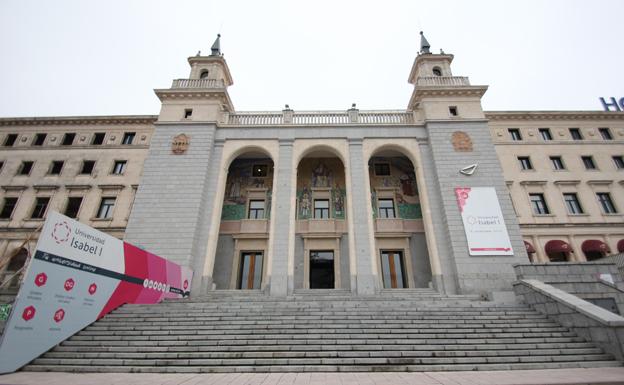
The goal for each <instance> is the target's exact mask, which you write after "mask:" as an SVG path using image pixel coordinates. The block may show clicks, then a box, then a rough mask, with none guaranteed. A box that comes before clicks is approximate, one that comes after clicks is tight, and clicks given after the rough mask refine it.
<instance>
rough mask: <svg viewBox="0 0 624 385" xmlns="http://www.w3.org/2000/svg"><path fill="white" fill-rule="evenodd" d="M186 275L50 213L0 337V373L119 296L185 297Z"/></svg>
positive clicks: (122, 299)
mask: <svg viewBox="0 0 624 385" xmlns="http://www.w3.org/2000/svg"><path fill="white" fill-rule="evenodd" d="M192 277H193V272H192V271H191V270H190V269H188V268H186V267H184V266H180V265H178V264H175V263H173V262H170V261H168V260H166V259H164V258H161V257H159V256H157V255H154V254H151V253H149V252H147V251H145V250H141V249H139V248H137V247H135V246H132V245H131V244H129V243H126V242H123V241H121V240H119V239H117V238H114V237H112V236H110V235H108V234H105V233H102V232H101V231H98V230H95V229H94V228H92V227H89V226H86V225H83V224H82V223H80V222H77V221H75V220H73V219H70V218H68V217H66V216H63V215H61V214H59V213H56V212H51V213H50V214H48V217H47V220H46V222H45V224H44V226H43V229H42V231H41V235H40V236H39V241H38V242H37V248H36V250H35V253H34V255H33V256H32V258H31V260H30V264H29V266H28V270H27V272H26V276H25V278H24V282H23V284H22V287H21V288H20V291H19V293H18V295H17V298H16V300H15V303H14V304H13V311H12V312H11V316H10V318H9V320H8V322H7V324H6V327H5V329H4V334H3V335H2V340H1V341H0V373H9V372H13V371H15V370H17V369H19V368H20V367H22V366H23V365H25V364H27V363H28V362H30V361H31V360H33V359H34V358H36V357H38V356H39V355H41V354H42V353H44V352H46V351H47V350H49V349H50V348H52V347H53V346H55V345H57V344H59V343H60V342H62V341H64V340H66V339H67V338H69V337H71V336H72V335H74V334H75V333H77V332H78V331H80V330H82V329H83V328H85V327H86V326H88V325H90V324H91V323H93V322H94V321H96V320H97V319H99V318H101V317H103V316H104V315H106V314H107V313H109V312H111V311H112V310H114V309H116V308H117V307H119V306H121V305H123V304H125V303H136V304H151V303H158V302H160V301H162V300H163V299H164V298H183V297H186V296H188V295H189V290H190V285H191V279H192Z"/></svg>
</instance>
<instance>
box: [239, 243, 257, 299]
mask: <svg viewBox="0 0 624 385" xmlns="http://www.w3.org/2000/svg"><path fill="white" fill-rule="evenodd" d="M262 260H263V258H262V252H260V251H256V252H244V253H242V254H241V261H240V268H239V273H238V285H237V287H238V288H239V289H242V290H257V289H260V287H261V285H262Z"/></svg>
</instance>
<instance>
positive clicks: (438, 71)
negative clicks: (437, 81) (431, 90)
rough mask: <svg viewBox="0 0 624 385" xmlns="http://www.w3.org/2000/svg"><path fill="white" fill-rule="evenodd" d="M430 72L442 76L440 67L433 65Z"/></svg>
mask: <svg viewBox="0 0 624 385" xmlns="http://www.w3.org/2000/svg"><path fill="white" fill-rule="evenodd" d="M432 72H433V75H434V76H442V70H441V69H440V67H433V71H432Z"/></svg>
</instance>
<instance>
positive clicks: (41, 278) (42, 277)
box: [35, 273, 48, 287]
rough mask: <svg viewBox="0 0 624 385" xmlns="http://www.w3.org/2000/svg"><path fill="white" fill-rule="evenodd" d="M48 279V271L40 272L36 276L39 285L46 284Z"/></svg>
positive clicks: (36, 282) (36, 283)
mask: <svg viewBox="0 0 624 385" xmlns="http://www.w3.org/2000/svg"><path fill="white" fill-rule="evenodd" d="M47 281H48V276H47V275H46V273H39V274H37V276H36V277H35V285H37V286H39V287H41V286H43V285H45V284H46V282H47Z"/></svg>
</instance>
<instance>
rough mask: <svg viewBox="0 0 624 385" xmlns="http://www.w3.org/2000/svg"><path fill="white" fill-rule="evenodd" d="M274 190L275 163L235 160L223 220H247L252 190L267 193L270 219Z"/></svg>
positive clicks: (266, 204)
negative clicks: (248, 202) (248, 203)
mask: <svg viewBox="0 0 624 385" xmlns="http://www.w3.org/2000/svg"><path fill="white" fill-rule="evenodd" d="M272 188H273V161H272V160H271V159H268V158H259V159H236V160H234V161H233V162H232V164H231V165H230V169H229V172H228V177H227V182H226V187H225V196H224V198H223V209H222V211H221V220H224V221H237V220H241V219H245V218H246V212H247V201H248V198H249V193H250V191H251V190H253V191H256V192H262V191H264V192H265V196H264V197H265V199H266V200H265V218H267V219H268V218H269V216H270V212H271V196H272Z"/></svg>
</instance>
